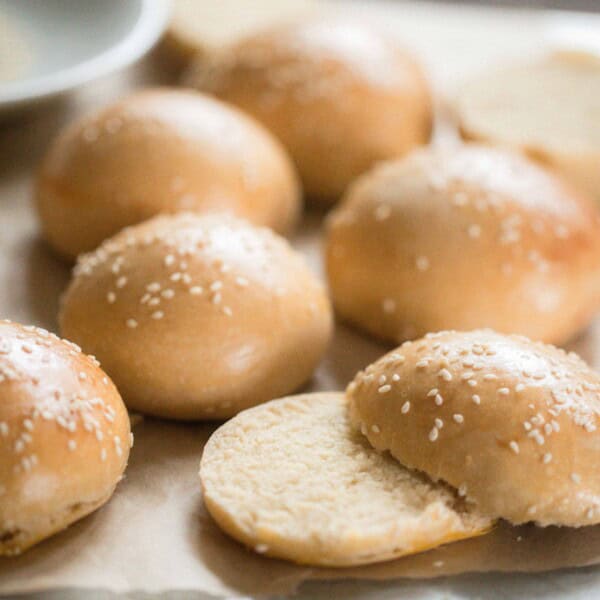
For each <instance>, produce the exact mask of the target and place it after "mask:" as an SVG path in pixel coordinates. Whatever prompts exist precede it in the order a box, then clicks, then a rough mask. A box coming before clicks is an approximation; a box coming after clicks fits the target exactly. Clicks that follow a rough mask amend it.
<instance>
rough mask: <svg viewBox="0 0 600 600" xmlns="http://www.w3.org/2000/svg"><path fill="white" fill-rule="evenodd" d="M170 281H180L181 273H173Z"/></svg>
mask: <svg viewBox="0 0 600 600" xmlns="http://www.w3.org/2000/svg"><path fill="white" fill-rule="evenodd" d="M169 279H170V280H171V281H179V280H180V279H181V273H179V272H176V273H173V274H172V275H171V277H169Z"/></svg>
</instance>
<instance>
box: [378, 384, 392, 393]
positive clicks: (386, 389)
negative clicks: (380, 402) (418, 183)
mask: <svg viewBox="0 0 600 600" xmlns="http://www.w3.org/2000/svg"><path fill="white" fill-rule="evenodd" d="M391 389H392V386H391V385H389V384H386V385H382V386H381V387H380V388H379V389H378V390H377V391H378V392H379V393H380V394H387V393H388V392H389V391H390V390H391Z"/></svg>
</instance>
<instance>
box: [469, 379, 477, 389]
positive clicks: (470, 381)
mask: <svg viewBox="0 0 600 600" xmlns="http://www.w3.org/2000/svg"><path fill="white" fill-rule="evenodd" d="M467 384H468V385H469V386H471V387H477V381H476V380H475V379H469V381H467Z"/></svg>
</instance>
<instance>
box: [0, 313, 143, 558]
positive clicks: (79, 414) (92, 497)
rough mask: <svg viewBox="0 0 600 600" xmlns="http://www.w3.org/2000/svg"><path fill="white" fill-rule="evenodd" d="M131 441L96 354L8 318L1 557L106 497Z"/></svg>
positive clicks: (1, 387) (2, 391)
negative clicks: (12, 321) (86, 352)
mask: <svg viewBox="0 0 600 600" xmlns="http://www.w3.org/2000/svg"><path fill="white" fill-rule="evenodd" d="M131 442H132V438H131V437H130V427H129V417H128V415H127V411H126V410H125V406H124V405H123V402H122V400H121V397H120V396H119V393H118V392H117V390H116V388H115V386H114V385H113V383H112V382H111V381H110V380H109V379H108V377H107V376H106V375H105V373H104V372H103V371H102V370H101V369H100V368H99V366H98V361H97V360H95V359H94V358H92V357H89V356H86V355H84V354H82V352H81V350H80V349H79V348H78V347H77V346H76V345H75V344H72V343H70V342H67V341H65V340H61V339H59V338H58V337H56V336H55V335H54V334H51V333H49V332H47V331H45V330H43V329H39V328H35V327H30V326H23V325H19V324H17V323H11V322H9V321H0V556H2V555H11V554H18V553H20V552H22V551H23V550H25V549H27V548H28V547H29V546H31V545H33V544H35V543H36V542H38V541H39V540H41V539H43V538H45V537H47V536H49V535H51V534H53V533H55V532H57V531H59V530H61V529H63V528H64V527H66V526H68V525H69V524H70V523H72V522H74V521H76V520H77V519H79V518H81V517H83V516H84V515H86V514H88V513H90V512H91V511H93V510H94V509H96V508H97V507H98V506H100V505H102V504H104V502H106V501H107V500H108V499H109V497H110V496H111V494H112V492H113V490H114V488H115V486H116V484H117V483H118V481H119V480H120V478H121V475H122V473H123V471H124V469H125V466H126V464H127V458H128V456H129V448H130V445H131Z"/></svg>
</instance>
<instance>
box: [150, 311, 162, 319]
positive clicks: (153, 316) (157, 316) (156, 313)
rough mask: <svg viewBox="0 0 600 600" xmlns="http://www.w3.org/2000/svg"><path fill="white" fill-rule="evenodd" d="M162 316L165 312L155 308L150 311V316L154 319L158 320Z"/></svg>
mask: <svg viewBox="0 0 600 600" xmlns="http://www.w3.org/2000/svg"><path fill="white" fill-rule="evenodd" d="M164 316H165V313H164V312H163V311H162V310H157V311H155V312H153V313H152V318H153V319H154V320H155V321H160V319H162V318H163V317H164Z"/></svg>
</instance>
